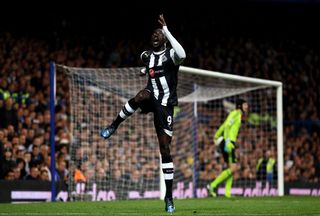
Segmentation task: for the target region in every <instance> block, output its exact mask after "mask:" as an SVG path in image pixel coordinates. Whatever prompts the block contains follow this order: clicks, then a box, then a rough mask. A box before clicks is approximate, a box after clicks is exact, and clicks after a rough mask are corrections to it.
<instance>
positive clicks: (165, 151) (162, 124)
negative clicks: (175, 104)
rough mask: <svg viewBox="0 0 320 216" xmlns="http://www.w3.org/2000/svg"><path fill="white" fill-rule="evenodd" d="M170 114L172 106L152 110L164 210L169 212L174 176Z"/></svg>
mask: <svg viewBox="0 0 320 216" xmlns="http://www.w3.org/2000/svg"><path fill="white" fill-rule="evenodd" d="M172 116H173V108H172V107H164V106H161V105H158V106H157V107H156V108H155V112H154V125H155V128H156V132H157V137H158V141H159V147H160V154H161V169H162V172H163V175H164V179H165V185H166V195H165V210H166V211H167V212H169V213H172V212H174V210H175V207H174V204H173V198H172V185H173V177H174V166H173V160H172V157H171V153H170V145H171V140H172V125H173V122H172Z"/></svg>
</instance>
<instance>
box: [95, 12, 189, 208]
mask: <svg viewBox="0 0 320 216" xmlns="http://www.w3.org/2000/svg"><path fill="white" fill-rule="evenodd" d="M158 21H159V23H160V24H161V27H162V28H158V29H156V30H155V31H154V32H153V33H152V36H151V45H152V50H151V51H145V52H143V53H142V54H141V60H142V61H143V62H144V63H145V65H146V67H145V68H144V70H143V71H142V73H144V74H148V77H149V79H148V84H147V87H146V88H145V89H143V90H141V91H140V92H139V93H138V94H137V95H136V96H135V97H134V98H132V99H130V100H129V101H128V102H127V103H126V104H125V106H124V107H123V108H122V110H121V111H120V112H119V114H118V116H117V117H116V119H115V120H114V121H113V122H112V123H111V125H109V126H107V127H106V128H104V129H103V130H102V131H101V136H102V137H103V138H105V139H108V138H109V137H110V136H111V135H112V134H113V133H115V131H116V130H117V128H118V126H119V125H120V124H121V122H123V121H124V120H125V119H126V118H128V117H129V116H131V115H132V114H133V113H134V112H135V111H136V110H137V109H138V108H140V109H141V111H142V113H148V112H153V113H154V126H155V129H156V133H157V137H158V141H159V147H160V153H161V168H162V171H163V174H164V179H165V184H166V195H165V199H164V200H165V210H166V211H167V212H169V213H172V212H174V210H175V207H174V204H173V200H172V184H173V174H174V167H173V161H172V157H171V153H170V143H171V140H172V133H173V107H174V106H176V105H177V104H178V98H177V92H176V89H177V83H178V71H179V67H180V65H181V63H182V62H183V60H184V59H185V57H186V53H185V51H184V49H183V47H182V46H181V45H180V43H179V42H178V41H177V40H176V39H175V38H174V37H173V36H172V34H171V33H170V31H169V30H168V27H167V24H166V22H165V20H164V17H163V15H160V16H159V20H158ZM167 41H169V42H170V45H171V47H167V46H166V44H167Z"/></svg>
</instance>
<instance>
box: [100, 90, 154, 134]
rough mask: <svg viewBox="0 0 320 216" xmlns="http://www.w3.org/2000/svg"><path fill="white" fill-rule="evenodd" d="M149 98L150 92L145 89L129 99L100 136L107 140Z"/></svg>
mask: <svg viewBox="0 0 320 216" xmlns="http://www.w3.org/2000/svg"><path fill="white" fill-rule="evenodd" d="M149 98H150V92H149V90H147V89H143V90H141V91H140V92H139V93H138V94H137V95H136V96H135V97H134V98H131V99H130V100H129V101H128V102H127V103H126V104H125V105H124V106H123V108H122V109H121V111H120V112H119V114H118V115H117V117H116V119H115V120H114V121H113V122H112V123H111V125H109V126H107V127H106V128H104V129H103V130H102V131H101V136H102V137H103V138H105V139H107V138H109V137H110V136H111V135H112V134H113V133H114V132H115V131H116V130H117V128H118V127H119V125H120V124H121V123H122V122H123V121H124V120H125V119H127V118H128V117H129V116H131V115H132V114H133V113H134V112H135V111H136V110H137V109H138V108H139V107H140V105H141V104H142V103H143V102H144V101H146V100H149Z"/></svg>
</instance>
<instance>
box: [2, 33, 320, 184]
mask: <svg viewBox="0 0 320 216" xmlns="http://www.w3.org/2000/svg"><path fill="white" fill-rule="evenodd" d="M182 31H183V28H181V29H180V30H177V33H176V34H177V35H178V40H179V41H181V42H182V43H183V46H184V47H185V49H186V51H187V58H186V61H185V63H184V65H186V66H191V67H196V68H203V69H208V70H214V71H222V72H226V73H231V74H239V75H245V76H251V77H257V78H265V79H272V80H279V81H282V82H283V84H284V91H283V99H284V166H285V167H284V178H285V182H295V181H300V182H315V183H317V182H318V183H319V182H320V145H319V143H320V136H319V134H320V133H319V131H320V126H319V114H320V108H319V104H320V101H319V99H320V87H319V85H318V84H317V81H318V80H320V71H319V70H320V53H319V50H318V49H316V48H315V47H314V46H313V45H312V44H310V43H308V42H304V41H301V40H299V39H297V40H294V39H292V40H291V39H286V38H276V39H274V40H268V39H261V38H259V37H254V36H249V35H244V36H242V37H231V36H230V37H225V36H224V35H221V36H219V35H218V34H215V35H214V36H212V35H209V36H207V37H204V38H202V37H200V36H197V34H192V37H189V36H188V37H184V35H183V34H182ZM145 48H146V44H143V43H142V42H141V41H139V40H132V41H127V40H115V39H110V38H107V37H100V38H99V39H98V40H96V39H92V37H86V36H80V35H72V34H71V35H69V37H66V36H65V35H61V34H60V33H59V32H54V33H53V34H52V37H50V40H47V39H38V38H35V37H30V36H20V35H15V34H14V33H9V32H1V33H0V109H1V111H0V165H1V167H0V179H6V180H20V179H26V180H43V181H49V180H51V174H50V171H49V167H50V144H49V137H50V136H49V135H50V112H49V61H50V60H53V61H55V62H56V63H57V64H63V65H68V66H74V67H91V68H99V67H129V66H130V67H132V66H138V65H141V64H140V61H139V55H140V53H141V51H143V50H144V49H145ZM57 82H59V83H60V86H62V87H61V88H58V89H57V106H56V116H55V118H56V136H55V141H56V143H55V145H56V156H55V157H56V170H57V174H58V175H57V176H56V180H57V181H60V180H62V181H65V182H67V178H68V176H69V175H70V173H72V177H74V178H77V179H79V180H81V179H91V178H93V176H94V175H96V178H100V179H103V178H105V176H106V175H111V176H113V177H114V178H120V177H121V175H124V174H125V173H121V172H120V171H119V170H118V169H116V168H114V169H113V170H112V171H111V172H112V173H107V171H108V170H109V162H108V160H104V159H105V158H96V157H95V155H94V154H86V153H88V152H89V151H91V150H92V149H91V150H90V148H92V146H91V147H89V146H88V147H81V148H79V149H77V151H76V152H75V157H76V159H78V160H79V161H81V159H82V158H81V157H83V155H90V158H88V160H86V162H84V163H79V164H70V152H69V145H70V142H71V134H70V127H69V126H70V119H69V116H70V101H69V100H68V98H69V93H68V80H67V79H65V77H62V76H58V77H57ZM200 112H203V113H206V112H208V111H207V110H206V109H205V108H201V110H200ZM207 114H208V113H207ZM208 115H210V113H209V114H208ZM211 115H212V114H211ZM216 126H217V125H215V124H213V125H211V126H210V127H204V128H205V129H204V130H203V131H202V133H199V134H198V141H199V143H201V150H202V151H199V154H198V159H199V162H200V164H201V166H200V167H201V170H200V175H199V178H200V179H201V180H205V181H209V180H212V179H214V178H215V177H216V175H217V174H218V173H219V171H221V169H222V167H221V165H219V164H221V163H219V160H220V159H221V158H217V160H212V157H213V155H215V152H216V151H215V146H214V145H213V143H212V136H213V133H214V131H213V130H214V128H215V127H216ZM200 127H201V126H200ZM254 132H256V131H254ZM254 132H253V133H254ZM86 133H89V132H88V131H85V130H84V131H83V133H82V134H81V135H78V136H79V137H81V136H86ZM146 136H147V135H146ZM93 139H94V140H95V141H96V143H97V148H99V146H100V148H99V149H100V151H99V152H100V154H101V155H105V154H104V153H103V151H104V150H103V149H104V148H105V147H104V142H103V140H100V138H99V136H98V134H97V136H95V137H93ZM138 139H145V137H144V136H143V135H141V134H140V135H136V137H131V138H128V144H130V145H134V140H138ZM246 146H247V147H248V148H249V149H250V148H252V147H251V146H250V145H246ZM154 148H156V146H155V147H154ZM266 150H268V149H267V147H264V146H258V147H256V148H255V149H251V151H252V154H251V155H250V157H249V158H247V160H243V161H242V162H241V163H242V164H241V165H242V171H241V172H239V173H238V175H239V176H236V177H235V178H236V179H252V180H253V179H255V178H256V170H255V167H256V164H257V162H258V159H259V156H262V154H263V152H264V151H266ZM105 151H106V150H105ZM136 151H142V149H136ZM175 151H176V150H174V149H173V154H177V152H175ZM114 152H115V154H114V155H110V157H114V161H125V160H126V159H125V155H123V154H121V152H118V150H116V149H114ZM133 154H135V153H134V152H133ZM273 154H274V155H275V152H273ZM147 155H148V152H145V156H146V157H147ZM191 160H192V155H190V156H189V157H187V158H186V164H185V165H184V166H181V167H178V168H177V172H181V173H182V175H184V176H185V177H186V178H189V177H191V176H192V170H191V162H190V161H191ZM119 163H120V162H119ZM114 166H115V167H116V166H117V164H115V165H114ZM79 167H80V168H79ZM78 168H79V169H80V170H77V169H78ZM91 168H94V169H95V170H94V169H91ZM156 169H157V164H150V163H149V164H148V166H147V167H146V168H145V169H142V170H141V171H139V170H135V171H134V172H132V173H131V174H130V176H131V177H129V178H132V179H139V177H141V176H144V177H145V178H147V177H150V178H151V177H152V176H153V175H154V172H157V170H156ZM79 172H80V174H79ZM139 172H142V173H139ZM74 173H77V175H74ZM82 175H84V176H82Z"/></svg>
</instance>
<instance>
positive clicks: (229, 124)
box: [214, 109, 242, 142]
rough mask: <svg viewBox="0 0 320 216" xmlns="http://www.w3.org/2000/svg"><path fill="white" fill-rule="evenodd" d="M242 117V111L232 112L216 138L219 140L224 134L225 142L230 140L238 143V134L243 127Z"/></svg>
mask: <svg viewBox="0 0 320 216" xmlns="http://www.w3.org/2000/svg"><path fill="white" fill-rule="evenodd" d="M241 115H242V112H241V110H240V109H236V110H233V111H231V112H230V113H229V115H228V117H227V119H226V120H225V121H224V122H223V124H222V125H221V126H220V127H219V129H218V131H217V132H216V134H215V135H214V137H215V138H216V139H217V138H219V137H220V136H221V135H222V133H223V138H224V140H230V141H233V142H236V140H237V136H238V132H239V129H240V126H241Z"/></svg>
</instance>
